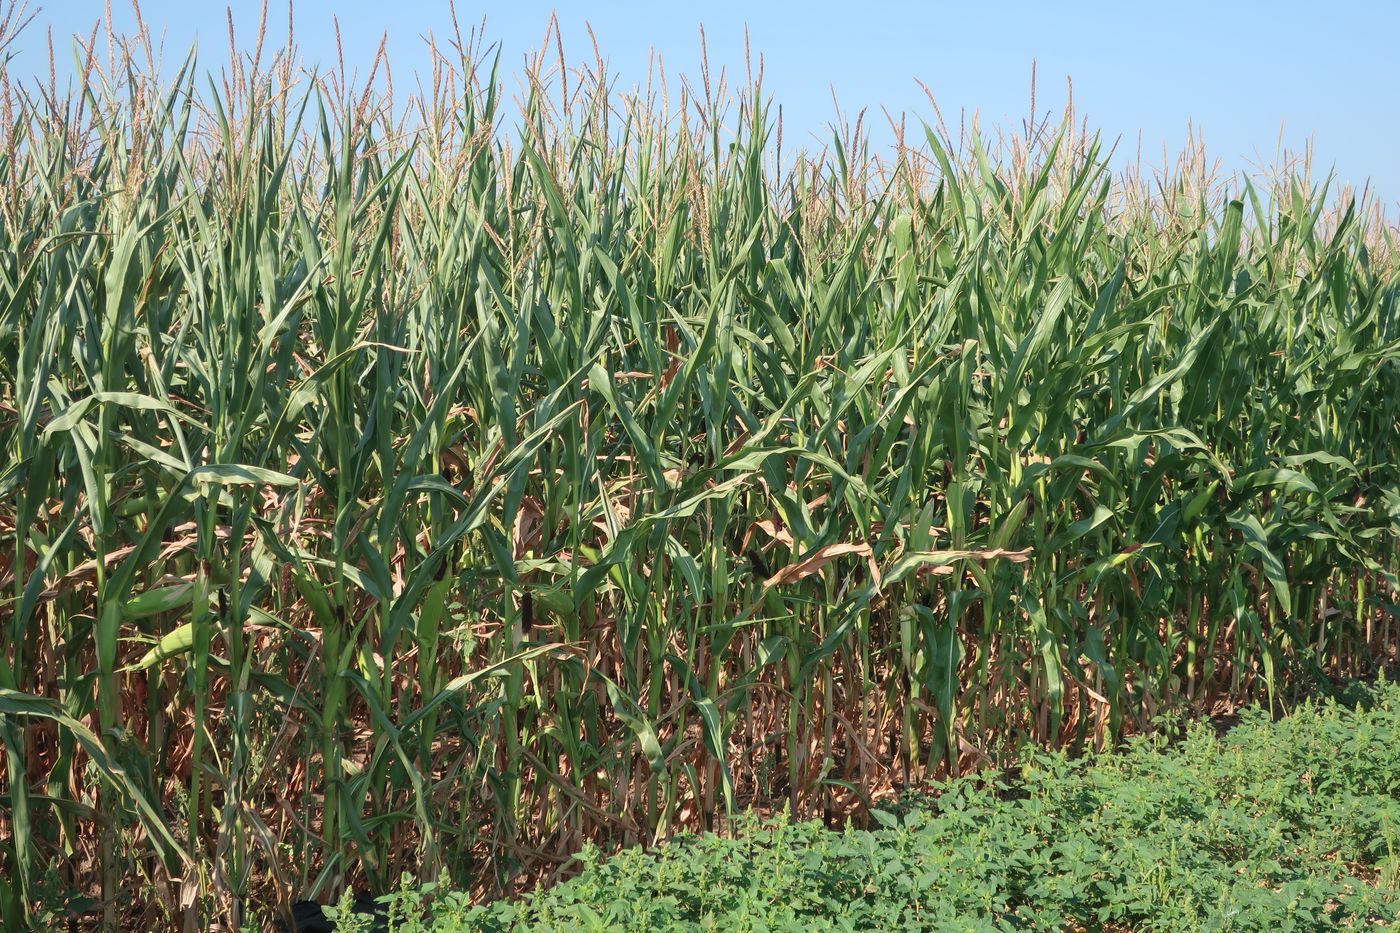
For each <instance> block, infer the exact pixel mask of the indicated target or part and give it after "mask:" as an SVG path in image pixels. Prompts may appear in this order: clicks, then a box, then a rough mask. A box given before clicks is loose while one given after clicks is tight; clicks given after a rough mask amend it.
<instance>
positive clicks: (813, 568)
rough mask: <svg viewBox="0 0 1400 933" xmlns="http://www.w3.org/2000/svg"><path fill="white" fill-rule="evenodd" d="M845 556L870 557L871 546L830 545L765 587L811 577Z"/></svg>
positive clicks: (766, 581) (813, 553)
mask: <svg viewBox="0 0 1400 933" xmlns="http://www.w3.org/2000/svg"><path fill="white" fill-rule="evenodd" d="M845 554H860V555H862V556H865V557H870V556H871V554H872V551H871V549H870V545H868V544H865V543H855V542H850V541H841V542H838V543H836V544H828V545H826V546H825V547H819V548H817V549H816V550H815V551H813V552H812V553H811V554H810V555H808V556H807V557H806V558H804V559H802V560H800V561H798V562H797V563H795V564H788V565H787V566H786V567H784V568H783V569H781V570H779V571H778V572H777V573H775V574H773V575H772V576H771V577H769V578H768V579H767V580H765V581H763V585H764V586H765V587H771V586H778V585H780V584H783V583H794V582H796V581H798V580H801V579H804V578H806V577H810V576H811V575H812V574H814V573H816V572H818V571H819V570H821V569H822V568H823V567H825V566H826V565H827V564H829V563H831V562H832V561H833V560H835V559H836V558H838V557H841V556H843V555H845Z"/></svg>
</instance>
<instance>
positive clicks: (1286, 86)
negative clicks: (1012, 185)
mask: <svg viewBox="0 0 1400 933" xmlns="http://www.w3.org/2000/svg"><path fill="white" fill-rule="evenodd" d="M15 2H16V0H0V10H4V9H6V8H7V7H9V6H11V5H13V4H14V3H15ZM111 3H112V7H113V16H114V18H115V19H116V21H117V23H118V26H119V27H122V28H126V27H129V26H130V24H131V23H132V22H133V17H132V15H131V12H130V2H129V0H111ZM30 5H31V8H33V7H35V6H39V7H42V10H41V12H40V15H39V18H38V20H37V21H36V23H35V24H34V25H33V26H31V28H30V31H29V32H28V33H27V34H26V35H25V37H24V38H23V40H22V41H21V48H20V51H19V57H18V59H17V60H16V61H15V62H12V63H11V66H10V67H11V69H12V74H14V73H19V74H24V73H31V74H33V75H35V76H38V75H40V74H43V75H46V74H47V70H48V58H47V51H46V49H45V47H44V45H45V40H44V33H45V31H46V30H47V29H48V28H49V27H50V26H52V28H53V31H54V36H55V42H56V44H58V45H59V46H60V51H61V52H62V53H63V55H64V58H65V60H66V58H67V56H66V49H67V48H68V47H69V41H68V37H69V36H71V34H72V33H73V32H75V31H78V30H82V31H84V32H86V31H87V29H88V28H90V26H91V24H92V23H93V22H95V21H96V20H97V19H98V18H100V17H101V16H102V13H103V6H104V0H30ZM232 6H233V13H234V23H235V26H236V30H237V34H238V36H239V44H240V45H241V46H242V45H246V46H251V43H252V41H253V39H254V34H255V32H256V27H257V18H258V7H259V3H258V2H255V0H236V2H234V3H233V4H232ZM141 7H142V11H143V13H144V14H145V18H146V20H147V22H148V23H149V24H151V25H152V27H153V29H154V31H155V32H156V33H157V35H160V34H161V33H164V35H165V41H166V45H167V52H166V59H167V61H169V60H171V59H178V58H179V57H180V53H181V52H182V50H183V49H185V48H186V47H188V45H189V44H190V43H192V42H194V41H195V39H196V37H198V38H199V39H200V41H201V43H202V46H201V47H202V50H203V52H202V60H203V62H204V63H205V64H206V65H208V66H212V67H217V66H218V65H219V64H221V63H222V62H223V60H224V59H225V57H226V55H227V52H226V48H227V39H226V29H227V27H226V24H225V12H224V10H225V5H224V3H220V2H217V0H215V2H210V0H142V3H141ZM556 8H557V10H558V13H559V17H560V20H561V23H562V24H563V28H564V40H565V52H566V54H567V55H568V57H569V58H571V59H573V60H575V61H577V60H582V59H584V58H589V59H591V57H592V47H591V45H590V43H589V40H588V38H587V33H586V32H585V30H584V25H585V23H586V22H589V23H591V24H592V26H593V29H594V32H595V33H596V34H597V37H598V40H599V43H600V45H601V47H602V51H603V54H604V56H605V57H606V58H607V59H608V60H609V63H610V65H611V66H612V68H613V70H614V71H615V72H616V73H617V75H618V76H619V78H620V79H621V83H622V84H623V85H630V84H633V83H636V82H638V81H641V80H642V79H644V77H645V74H646V63H647V57H648V51H649V50H650V49H653V48H654V49H655V50H657V52H659V53H660V54H661V55H662V57H663V58H664V59H665V61H666V62H667V69H668V71H670V72H673V73H674V72H675V71H678V70H679V71H684V72H686V73H690V74H695V73H696V65H697V63H698V61H699V53H700V41H699V26H700V25H701V23H702V22H703V24H704V26H705V30H706V35H707V38H708V45H709V52H710V59H711V62H712V66H713V67H714V68H715V69H716V70H717V69H718V67H719V66H721V65H723V66H727V67H728V68H729V70H730V72H731V74H735V75H738V76H742V71H743V62H744V27H745V25H747V26H748V30H749V37H750V42H751V45H752V48H753V50H754V52H755V54H757V53H760V52H761V53H762V54H763V56H764V59H765V62H766V81H765V84H766V86H767V88H768V89H769V91H770V92H771V93H772V95H773V97H774V99H775V101H776V102H778V103H781V104H782V105H783V110H784V122H785V126H786V131H785V139H786V140H792V139H804V140H807V141H809V142H811V141H814V140H815V139H816V136H817V134H820V133H822V132H823V128H824V126H825V125H826V124H827V122H828V121H830V120H831V119H832V117H833V115H834V110H833V105H832V102H831V101H832V90H833V89H834V91H835V94H836V96H837V98H838V99H839V101H840V102H841V105H842V108H843V110H846V111H849V112H850V113H855V112H856V111H858V110H859V109H860V108H862V107H870V108H871V112H872V116H874V117H879V107H880V106H882V105H883V106H884V107H886V108H888V109H889V110H891V111H893V112H899V111H909V112H910V113H911V114H914V115H916V116H921V117H925V118H928V119H930V120H932V118H933V117H932V113H931V111H930V108H929V106H928V104H927V101H926V99H925V97H924V94H923V92H922V90H920V88H919V86H918V84H917V83H916V81H915V79H920V80H922V81H923V82H924V83H926V84H927V85H928V86H929V88H930V89H931V90H932V91H933V92H934V94H935V96H936V97H937V99H938V103H939V106H940V108H941V109H942V111H943V114H944V116H945V117H946V118H947V119H948V120H949V121H950V122H952V121H954V120H956V119H957V114H958V113H959V112H960V111H964V110H965V111H966V112H967V113H969V114H971V113H972V112H973V111H978V112H980V114H981V118H982V122H983V125H984V126H986V125H988V124H997V123H999V124H1002V125H1005V126H1019V125H1020V120H1021V119H1022V118H1023V117H1024V116H1025V115H1026V114H1027V112H1028V109H1029V84H1030V73H1031V61H1032V59H1035V60H1037V61H1038V76H1039V95H1038V100H1037V105H1038V106H1037V109H1038V110H1039V111H1040V112H1041V113H1042V114H1043V113H1044V112H1045V111H1046V110H1047V109H1054V111H1055V112H1056V113H1058V111H1059V110H1060V109H1061V108H1062V107H1063V104H1064V87H1065V76H1066V75H1070V76H1072V77H1073V79H1074V95H1075V103H1076V105H1077V109H1078V111H1079V113H1080V114H1081V115H1082V116H1087V117H1088V121H1089V126H1090V127H1091V128H1097V129H1099V130H1100V131H1102V132H1103V133H1104V135H1105V136H1106V137H1108V138H1109V139H1110V140H1111V139H1114V138H1117V137H1122V142H1121V145H1120V151H1122V152H1135V151H1136V149H1137V145H1138V143H1137V140H1138V134H1139V131H1141V133H1142V140H1143V148H1144V150H1145V152H1146V153H1150V154H1155V156H1156V161H1157V162H1160V158H1161V152H1162V146H1163V144H1165V145H1166V146H1167V148H1168V150H1169V151H1171V152H1173V153H1174V152H1175V151H1177V150H1178V149H1179V148H1180V147H1181V146H1182V144H1183V143H1184V141H1185V140H1186V138H1187V127H1188V124H1191V125H1194V126H1195V127H1196V128H1197V129H1198V130H1199V131H1200V132H1201V133H1203V135H1204V138H1205V141H1206V144H1207V148H1208V150H1209V152H1210V153H1211V155H1212V156H1214V157H1217V158H1219V159H1220V160H1221V161H1222V162H1223V163H1224V165H1225V166H1227V167H1228V168H1231V169H1236V168H1245V167H1248V166H1249V165H1250V164H1252V163H1260V162H1264V163H1269V162H1272V161H1274V158H1275V153H1276V151H1277V147H1278V144H1279V139H1280V130H1282V134H1283V136H1282V138H1283V142H1284V145H1285V146H1287V147H1289V148H1291V149H1294V150H1298V149H1301V148H1302V146H1303V145H1304V144H1305V143H1306V142H1307V140H1308V139H1309V138H1312V139H1313V140H1314V153H1315V165H1316V166H1317V167H1318V168H1320V169H1322V170H1324V171H1325V170H1326V168H1328V167H1329V166H1335V168H1336V170H1337V174H1338V177H1339V178H1340V179H1341V180H1343V181H1351V182H1354V183H1357V184H1358V185H1359V184H1360V183H1361V182H1363V181H1365V180H1366V179H1368V178H1369V179H1371V180H1372V185H1373V189H1374V190H1376V191H1378V192H1379V193H1380V194H1381V195H1382V198H1383V200H1384V201H1385V203H1387V204H1388V205H1389V206H1390V208H1391V211H1392V213H1397V211H1396V208H1397V207H1400V161H1397V158H1396V157H1397V154H1400V4H1397V3H1394V2H1381V0H1373V2H1363V0H1332V2H1329V3H1326V4H1323V3H1320V2H1319V3H1308V2H1294V0H1278V2H1271V3H1268V2H1243V0H1213V2H1199V0H1181V2H1176V3H1171V4H1167V3H1155V2H1139V0H1119V2H1116V3H1107V2H1076V0H1060V2H1053V3H1052V2H1040V3H1031V2H1005V3H1001V4H986V5H982V4H974V3H969V2H956V3H954V2H943V0H930V2H925V3H894V2H877V0H865V2H856V3H822V2H809V3H780V2H762V0H758V2H752V3H738V2H728V0H725V2H710V3H684V2H681V3H675V2H666V0H652V2H648V3H625V2H615V3H610V2H602V3H596V4H552V3H547V2H545V3H540V2H533V0H511V2H499V0H495V2H477V3H472V2H468V0H459V2H458V13H459V16H460V19H461V21H462V24H463V27H464V28H465V27H466V26H467V24H469V23H476V22H479V21H480V20H481V18H482V17H483V16H484V17H485V18H486V35H487V38H488V39H490V40H493V41H498V42H500V43H501V45H502V47H503V51H504V55H503V62H504V64H505V65H506V66H508V70H509V71H518V66H519V63H520V62H521V60H522V56H523V55H524V54H525V53H526V52H527V51H528V50H530V49H532V48H535V47H538V45H539V43H540V40H541V38H542V37H543V35H544V31H545V27H546V24H547V22H548V19H549V14H550V12H551V10H554V9H556ZM270 10H271V13H270V18H271V20H272V22H273V26H272V28H270V30H269V41H277V40H278V39H279V37H280V36H282V35H283V34H284V33H285V22H286V16H287V7H286V0H272V2H271V3H270ZM295 12H296V16H295V18H296V35H297V40H298V44H299V46H300V47H301V51H302V54H303V58H304V59H305V60H306V61H307V62H308V63H314V62H320V63H322V64H329V63H331V62H333V61H334V58H335V43H334V38H333V34H332V31H331V28H330V23H331V16H332V14H335V15H337V16H338V17H339V19H340V25H341V30H342V35H343V38H344V43H345V54H346V66H347V68H349V69H353V68H354V67H355V66H357V65H358V67H359V68H360V71H361V74H364V72H365V71H367V70H368V67H369V63H370V61H371V59H372V58H373V55H374V51H375V49H376V48H377V47H378V44H379V37H380V35H381V34H383V33H386V32H387V34H388V43H389V49H390V53H391V56H392V61H393V63H394V71H395V77H396V82H397V81H402V80H403V79H404V76H406V74H407V73H409V72H412V71H413V70H414V69H415V68H419V67H421V66H423V65H424V63H425V62H426V55H425V53H424V51H423V49H424V45H423V42H422V38H421V37H422V36H424V35H425V34H426V33H427V32H428V31H429V30H433V31H435V32H436V33H437V34H438V35H439V36H440V37H443V36H446V35H448V34H449V33H450V20H449V16H448V10H447V2H446V0H377V2H362V0H340V2H332V0H296V3H295ZM509 89H511V90H513V85H512V86H509ZM877 123H878V124H880V125H883V123H884V121H883V118H879V119H878V120H877ZM876 138H877V140H878V139H881V138H884V139H888V133H887V131H886V133H885V134H884V136H879V135H877V137H876Z"/></svg>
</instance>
